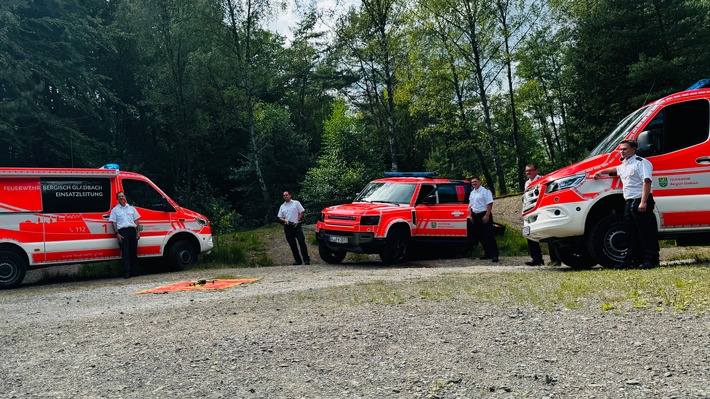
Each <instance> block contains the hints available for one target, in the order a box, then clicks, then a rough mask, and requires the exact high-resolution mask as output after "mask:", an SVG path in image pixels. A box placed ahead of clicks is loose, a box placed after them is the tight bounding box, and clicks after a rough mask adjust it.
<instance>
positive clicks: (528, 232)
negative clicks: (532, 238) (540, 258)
mask: <svg viewBox="0 0 710 399" xmlns="http://www.w3.org/2000/svg"><path fill="white" fill-rule="evenodd" d="M522 233H523V237H527V236H529V235H530V226H525V227H523V231H522Z"/></svg>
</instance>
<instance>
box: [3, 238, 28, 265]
mask: <svg viewBox="0 0 710 399" xmlns="http://www.w3.org/2000/svg"><path fill="white" fill-rule="evenodd" d="M0 251H8V252H14V253H15V254H17V255H18V256H19V257H20V258H22V260H23V261H24V262H25V264H26V265H27V268H28V269H29V268H30V266H31V264H30V258H29V257H28V256H27V252H25V250H24V249H22V247H20V246H19V245H17V244H13V243H10V242H2V243H0Z"/></svg>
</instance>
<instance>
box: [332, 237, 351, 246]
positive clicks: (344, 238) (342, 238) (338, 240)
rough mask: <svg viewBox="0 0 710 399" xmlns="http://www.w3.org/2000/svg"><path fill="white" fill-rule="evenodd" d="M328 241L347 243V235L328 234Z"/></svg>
mask: <svg viewBox="0 0 710 399" xmlns="http://www.w3.org/2000/svg"><path fill="white" fill-rule="evenodd" d="M328 241H330V242H334V243H336V244H347V243H348V237H339V236H330V237H328Z"/></svg>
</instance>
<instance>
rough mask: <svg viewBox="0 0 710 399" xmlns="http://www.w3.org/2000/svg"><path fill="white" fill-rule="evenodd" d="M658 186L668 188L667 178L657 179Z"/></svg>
mask: <svg viewBox="0 0 710 399" xmlns="http://www.w3.org/2000/svg"><path fill="white" fill-rule="evenodd" d="M658 185H659V186H661V187H667V186H668V178H667V177H659V178H658Z"/></svg>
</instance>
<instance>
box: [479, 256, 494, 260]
mask: <svg viewBox="0 0 710 399" xmlns="http://www.w3.org/2000/svg"><path fill="white" fill-rule="evenodd" d="M490 258H491V257H490V256H481V257H480V258H478V259H480V260H485V259H490Z"/></svg>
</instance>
